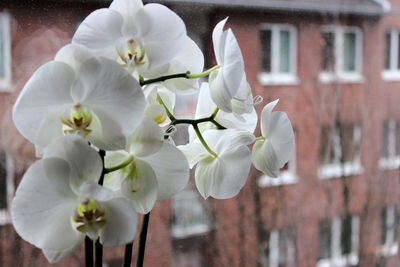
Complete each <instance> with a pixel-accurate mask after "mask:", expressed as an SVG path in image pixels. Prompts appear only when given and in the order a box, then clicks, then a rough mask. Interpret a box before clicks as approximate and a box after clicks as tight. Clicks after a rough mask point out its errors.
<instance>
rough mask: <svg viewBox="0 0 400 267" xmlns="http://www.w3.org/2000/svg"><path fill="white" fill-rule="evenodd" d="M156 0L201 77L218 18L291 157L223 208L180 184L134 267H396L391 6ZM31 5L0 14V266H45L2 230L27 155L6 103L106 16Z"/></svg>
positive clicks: (399, 70) (397, 61) (398, 115)
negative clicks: (290, 143) (290, 133)
mask: <svg viewBox="0 0 400 267" xmlns="http://www.w3.org/2000/svg"><path fill="white" fill-rule="evenodd" d="M158 2H162V3H165V4H167V5H169V6H170V7H171V8H172V9H173V10H176V12H178V14H180V15H181V16H182V17H183V19H184V20H185V21H186V22H187V25H188V26H187V28H188V30H189V32H188V33H189V35H190V36H191V37H192V38H193V39H194V40H195V41H196V42H197V43H198V44H199V46H200V47H201V48H202V49H203V51H205V55H207V58H206V59H207V61H208V65H209V66H212V65H213V63H215V62H213V52H212V44H211V31H212V29H213V27H214V25H215V24H216V23H217V22H218V21H220V20H221V19H223V18H225V17H227V16H229V20H228V23H227V26H228V27H230V28H232V30H233V32H234V34H235V36H236V37H237V39H238V42H239V45H240V47H241V50H242V53H243V57H244V59H245V67H246V73H247V79H248V81H249V83H250V85H251V87H252V89H253V94H254V95H261V96H262V97H263V98H264V102H263V103H264V104H266V103H268V102H269V101H271V100H274V99H277V98H279V99H280V101H279V104H278V106H277V110H282V111H285V112H287V114H288V116H289V118H290V120H291V121H292V124H293V127H294V129H295V136H296V153H295V155H294V156H293V159H292V160H291V161H289V163H288V164H287V165H286V166H285V167H284V168H283V169H282V170H281V172H280V175H279V178H278V179H274V178H270V177H267V176H265V175H263V174H262V173H260V172H258V171H256V170H255V169H252V170H251V173H250V175H249V178H248V181H247V184H246V186H245V187H244V188H243V190H242V191H241V192H240V194H239V195H238V196H236V197H235V198H233V199H229V200H210V199H209V200H207V201H204V200H202V199H200V198H199V195H198V194H197V193H196V190H195V188H194V187H193V185H189V187H188V188H187V189H186V190H185V191H184V192H182V193H181V194H179V195H178V196H177V197H175V198H173V199H172V200H166V201H162V202H160V203H158V204H157V205H156V207H155V209H154V211H152V215H151V219H150V228H149V238H148V246H147V251H146V259H145V265H148V266H151V265H154V266H269V267H275V266H304V267H308V266H318V267H321V266H400V258H399V253H398V243H399V242H398V239H399V238H398V235H397V232H398V226H399V217H400V216H399V213H400V212H399V211H400V185H399V182H400V181H399V177H400V176H399V175H400V173H399V167H400V108H399V105H398V103H400V15H399V14H400V13H399V11H400V1H398V0H391V1H378V0H376V1H374V0H355V1H339V0H337V1H325V0H316V1H303V0H300V1H288V0H271V1H269V0H251V1H250V0H249V1H225V0H214V1H212V0H202V1H201V0H198V1H195V0H186V1H183V0H179V1H178V0H175V1H174V0H169V1H158ZM28 3H29V5H28ZM30 3H31V2H28V1H9V2H7V1H6V2H5V3H1V4H0V12H1V13H0V37H1V38H0V61H1V62H0V90H1V91H2V92H1V93H0V101H1V103H2V105H1V108H2V114H3V116H2V121H1V123H2V125H3V127H2V131H1V135H0V136H1V144H2V153H1V157H0V160H1V162H2V169H1V172H0V174H1V178H0V179H1V180H0V182H1V185H0V224H1V225H2V226H0V262H2V263H3V264H4V266H46V264H47V263H46V260H45V259H44V258H43V256H42V255H41V253H40V251H39V250H37V249H34V248H32V247H31V246H30V245H29V244H28V243H26V242H25V241H22V240H20V239H19V237H18V235H17V234H16V233H15V232H14V231H13V228H12V226H11V225H10V224H9V222H10V220H9V212H8V207H9V204H10V199H11V198H12V196H13V194H14V189H15V188H16V186H17V184H18V181H19V179H20V177H21V176H22V174H23V172H24V170H25V169H26V167H27V166H28V163H29V162H31V161H33V160H34V155H33V151H34V149H33V147H32V146H31V145H29V144H28V143H27V142H25V141H24V140H23V138H22V137H20V136H19V135H18V133H17V132H16V130H15V128H14V126H13V125H12V121H11V115H10V114H11V113H10V109H11V105H12V103H13V101H15V99H16V96H17V94H18V92H19V91H20V90H21V88H22V87H23V85H24V84H25V82H26V81H27V79H28V78H29V77H30V75H31V74H32V73H33V72H34V71H35V69H36V68H37V67H38V66H40V65H41V64H43V63H44V62H46V61H49V60H51V59H52V58H53V57H54V54H55V53H56V52H57V51H58V49H59V48H61V47H62V46H63V45H65V44H67V43H68V42H70V38H71V36H72V34H73V32H74V31H75V29H76V27H77V25H78V24H79V22H80V21H81V20H82V19H83V18H84V17H85V16H86V15H87V14H89V12H90V11H92V10H94V9H95V8H99V7H101V6H107V5H108V2H101V1H94V0H93V1H72V0H71V1H51V0H47V1H38V2H37V3H35V4H32V5H31V4H30ZM184 108H186V109H192V107H190V106H189V107H184ZM261 109H262V106H261V105H260V106H257V110H258V112H260V111H261ZM256 135H260V132H259V130H256ZM177 138H180V139H185V138H187V137H186V136H184V135H183V136H177ZM178 141H179V140H178ZM122 256H123V249H122V248H120V249H118V248H116V249H111V250H108V249H106V250H105V258H106V262H107V264H108V265H107V266H120V265H121V262H122V260H121V258H122ZM82 259H83V255H82V253H81V252H77V253H76V254H74V256H72V257H70V258H69V259H67V260H66V261H64V262H61V263H59V264H56V266H81V265H80V262H82Z"/></svg>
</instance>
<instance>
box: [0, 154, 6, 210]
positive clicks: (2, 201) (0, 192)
mask: <svg viewBox="0 0 400 267" xmlns="http://www.w3.org/2000/svg"><path fill="white" fill-rule="evenodd" d="M0 209H7V167H6V155H5V154H4V152H1V153H0Z"/></svg>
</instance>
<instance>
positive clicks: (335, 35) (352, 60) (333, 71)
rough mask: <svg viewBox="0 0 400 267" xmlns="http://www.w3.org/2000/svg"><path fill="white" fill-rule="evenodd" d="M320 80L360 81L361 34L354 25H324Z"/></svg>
mask: <svg viewBox="0 0 400 267" xmlns="http://www.w3.org/2000/svg"><path fill="white" fill-rule="evenodd" d="M321 40H322V47H321V69H322V72H321V73H320V76H319V77H320V80H321V81H322V82H333V81H338V82H360V81H362V76H361V67H362V63H361V61H362V60H361V59H362V34H361V30H359V29H358V28H355V27H347V28H342V27H326V28H324V29H323V31H322V33H321Z"/></svg>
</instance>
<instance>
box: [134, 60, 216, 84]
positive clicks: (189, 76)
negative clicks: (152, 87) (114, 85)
mask: <svg viewBox="0 0 400 267" xmlns="http://www.w3.org/2000/svg"><path fill="white" fill-rule="evenodd" d="M220 67H221V66H219V65H216V66H214V67H212V68H211V69H208V70H206V71H204V72H201V73H197V74H191V73H190V71H187V72H183V73H176V74H171V75H165V76H161V77H158V78H155V79H148V80H144V79H143V77H141V78H140V77H139V83H140V85H141V86H144V85H147V84H152V83H158V82H164V81H166V80H170V79H176V78H185V79H198V78H203V77H206V76H207V75H210V73H211V72H213V71H214V70H217V69H219V68H220Z"/></svg>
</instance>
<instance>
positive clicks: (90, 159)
mask: <svg viewBox="0 0 400 267" xmlns="http://www.w3.org/2000/svg"><path fill="white" fill-rule="evenodd" d="M49 157H56V158H61V159H63V160H65V161H67V162H68V163H69V164H70V166H71V168H72V169H73V170H74V172H75V173H76V176H75V177H72V183H73V185H74V186H75V188H76V189H78V188H79V186H80V184H81V183H82V182H84V181H94V182H97V181H98V180H99V178H100V175H101V172H102V170H103V163H102V161H101V158H100V156H99V153H98V152H97V151H96V150H94V149H93V148H91V147H90V146H89V145H88V143H87V141H85V139H83V138H82V137H80V136H79V135H65V136H62V137H59V138H57V139H55V140H54V142H53V143H52V145H51V146H50V147H49V148H48V149H47V150H46V151H45V153H44V158H49Z"/></svg>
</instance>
